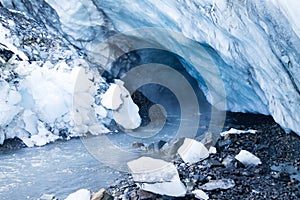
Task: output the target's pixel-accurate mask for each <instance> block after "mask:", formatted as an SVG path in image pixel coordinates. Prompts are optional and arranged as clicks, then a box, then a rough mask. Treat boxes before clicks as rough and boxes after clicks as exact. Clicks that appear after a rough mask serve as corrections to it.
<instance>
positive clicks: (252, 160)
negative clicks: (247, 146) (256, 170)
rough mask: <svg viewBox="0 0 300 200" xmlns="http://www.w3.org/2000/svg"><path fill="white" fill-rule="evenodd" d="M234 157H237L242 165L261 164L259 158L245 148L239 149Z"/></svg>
mask: <svg viewBox="0 0 300 200" xmlns="http://www.w3.org/2000/svg"><path fill="white" fill-rule="evenodd" d="M235 159H237V160H238V161H240V162H241V163H243V164H244V165H259V164H261V161H260V159H259V158H258V157H256V156H255V155H253V154H252V153H250V152H249V151H247V150H241V151H240V153H239V154H238V155H236V156H235Z"/></svg>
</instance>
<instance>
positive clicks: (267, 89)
mask: <svg viewBox="0 0 300 200" xmlns="http://www.w3.org/2000/svg"><path fill="white" fill-rule="evenodd" d="M0 2H1V4H2V5H3V7H5V8H9V9H15V10H18V11H20V12H22V13H25V14H26V15H27V16H28V17H29V18H32V19H34V20H37V21H39V22H41V23H42V24H44V25H45V27H44V28H45V29H49V31H50V32H57V33H59V35H60V36H61V37H63V38H64V39H65V40H64V42H65V43H66V44H68V45H69V46H75V47H76V48H78V49H80V51H81V52H85V53H86V54H87V57H89V56H91V57H93V55H88V54H89V52H90V50H91V49H93V48H94V47H95V45H97V44H98V43H101V42H102V41H103V40H104V39H105V38H107V37H109V36H110V35H111V34H112V33H126V32H128V31H129V32H130V31H131V30H135V29H141V28H148V27H152V28H162V29H166V30H171V31H175V32H177V33H180V34H182V36H184V37H187V38H190V39H191V40H193V41H195V42H197V43H199V44H201V45H202V46H204V47H206V48H207V49H208V52H210V53H211V58H212V59H213V60H214V62H215V63H216V66H217V68H218V71H219V73H220V77H221V79H222V83H223V84H224V88H225V94H226V102H227V105H226V110H229V111H233V112H250V113H262V114H267V115H272V117H273V118H274V120H275V121H276V122H277V123H279V124H280V125H281V126H282V127H283V128H284V129H285V130H286V131H287V132H288V131H294V132H296V133H297V134H300V112H299V111H300V110H299V108H300V78H299V77H300V76H299V75H300V61H299V58H300V48H299V47H300V39H299V37H300V19H299V15H298V13H299V7H300V3H299V2H298V1H296V0H293V1H292V0H290V1H287V0H285V1H279V0H265V1H226V0H220V1H208V0H198V1H196V0H182V1H173V0H165V1H135V0H134V1H132V0H130V1H129V0H121V1H110V0H104V1H98V0H96V1H90V0H81V1H73V0H71V1H68V2H63V3H62V2H59V1H56V0H45V1H13V2H14V3H12V1H10V0H2V1H0ZM120 5H122V6H120ZM30 7H35V8H36V9H29V8H30ZM42 8H47V9H42ZM153 34H154V35H155V32H154V33H153ZM157 37H159V35H157ZM5 40H6V39H5ZM149 42H151V41H149ZM122 48H123V49H124V48H126V47H124V46H121V47H120V49H122ZM116 49H119V48H116ZM185 50H186V53H185V55H184V56H186V57H189V56H191V55H192V53H191V52H193V49H192V47H191V48H190V51H189V49H188V48H187V49H185ZM19 54H20V53H19ZM184 56H183V57H184ZM192 56H195V55H192ZM97 59H98V60H95V62H96V64H101V63H105V62H106V61H105V58H101V57H100V58H97ZM183 65H184V67H185V68H186V70H187V71H188V72H189V73H190V74H191V75H192V76H193V77H194V78H196V79H197V80H198V81H199V87H200V88H201V89H203V91H204V93H205V95H206V97H207V99H208V101H212V99H210V95H209V91H207V88H206V85H205V84H204V83H203V81H202V80H201V73H200V72H199V71H198V70H197V67H196V66H190V65H188V64H186V63H184V62H183ZM48 68H49V67H48ZM50 68H51V67H50ZM52 68H53V66H52ZM59 68H67V67H59ZM71 68H72V67H71ZM73 70H74V69H73V68H72V69H69V71H68V70H67V71H65V72H64V73H66V74H68V73H70V72H71V71H73ZM107 70H110V69H107ZM50 74H51V73H50ZM66 76H67V75H66ZM99 82H101V81H99ZM212 85H213V84H212ZM113 87H115V86H113ZM118 87H119V86H118ZM120 87H121V86H120ZM215 89H216V90H215V91H218V90H217V88H215ZM1 90H9V89H8V86H7V84H6V83H3V84H2V86H1ZM10 91H12V92H9V93H8V92H6V94H7V96H5V97H4V96H3V98H9V97H11V96H14V95H15V98H14V99H16V101H15V102H11V103H10V104H11V112H10V115H11V116H10V118H13V116H15V114H14V113H20V111H19V110H20V109H22V108H20V105H21V103H20V102H22V101H21V100H20V97H19V96H18V95H19V94H17V93H15V92H14V89H10ZM19 93H20V92H19ZM21 95H22V94H21ZM23 95H24V94H23ZM1 98H2V96H1ZM17 100H19V101H17ZM59 101H63V99H59ZM61 105H68V103H66V104H61ZM66 108H67V107H66ZM102 108H103V109H104V110H105V111H106V110H109V109H107V108H105V106H104V107H103V106H102V105H101V108H99V109H98V110H102V111H103V109H102ZM36 109H37V110H41V109H38V108H36ZM64 109H65V108H64V107H62V108H61V109H60V110H62V111H63V110H64ZM135 109H136V108H135ZM43 110H44V109H43ZM31 112H34V113H38V116H37V118H39V119H41V120H42V119H43V115H42V113H39V112H38V111H36V110H32V109H31ZM99 112H100V114H101V113H102V112H101V111H99ZM26 113H27V115H29V114H28V113H30V112H26ZM63 115H64V114H63V113H57V116H59V117H58V118H60V117H61V116H63ZM99 116H100V115H99ZM49 117H50V116H49ZM53 117H54V118H55V119H58V118H56V117H55V116H53ZM106 117H107V118H112V115H106V116H105V117H103V118H106ZM135 117H136V116H135ZM10 118H7V119H2V118H0V121H1V123H2V122H3V124H4V123H6V124H7V121H10ZM136 120H137V122H138V117H136ZM42 121H45V120H42ZM58 121H59V120H58ZM62 121H63V119H62ZM56 124H58V123H56ZM135 125H136V124H135ZM28 126H29V125H28ZM36 127H38V126H36ZM82 128H83V129H84V127H82ZM7 135H9V134H7Z"/></svg>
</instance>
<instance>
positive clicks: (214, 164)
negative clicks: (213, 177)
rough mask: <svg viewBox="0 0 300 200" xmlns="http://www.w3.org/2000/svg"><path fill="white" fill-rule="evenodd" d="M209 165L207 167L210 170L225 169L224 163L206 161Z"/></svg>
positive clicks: (213, 160) (211, 160)
mask: <svg viewBox="0 0 300 200" xmlns="http://www.w3.org/2000/svg"><path fill="white" fill-rule="evenodd" d="M205 164H206V165H207V167H209V168H214V167H224V165H223V164H222V163H220V162H219V161H217V160H215V159H209V160H207V161H206V163H205Z"/></svg>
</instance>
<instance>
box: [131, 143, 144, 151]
mask: <svg viewBox="0 0 300 200" xmlns="http://www.w3.org/2000/svg"><path fill="white" fill-rule="evenodd" d="M132 147H133V148H136V149H145V148H146V147H145V144H144V143H142V142H134V143H132Z"/></svg>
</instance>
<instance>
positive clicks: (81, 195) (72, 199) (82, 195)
mask: <svg viewBox="0 0 300 200" xmlns="http://www.w3.org/2000/svg"><path fill="white" fill-rule="evenodd" d="M90 199H91V192H90V191H89V190H87V189H80V190H77V191H76V192H74V193H72V194H70V195H69V196H68V197H67V198H66V199H65V200H90Z"/></svg>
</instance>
